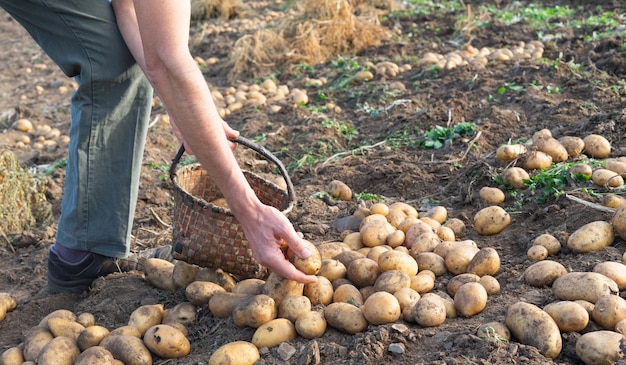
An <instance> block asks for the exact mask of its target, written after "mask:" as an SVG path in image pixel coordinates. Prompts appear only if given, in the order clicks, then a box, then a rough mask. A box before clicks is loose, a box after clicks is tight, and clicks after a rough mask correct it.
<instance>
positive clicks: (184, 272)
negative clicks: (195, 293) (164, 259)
mask: <svg viewBox="0 0 626 365" xmlns="http://www.w3.org/2000/svg"><path fill="white" fill-rule="evenodd" d="M199 271H200V267H198V266H197V265H192V264H189V263H187V262H185V261H183V260H178V261H176V263H175V264H174V269H173V270H172V278H173V280H174V285H175V286H176V288H184V287H186V286H187V285H189V284H191V283H192V282H193V281H194V280H195V278H196V275H197V274H198V272H199Z"/></svg>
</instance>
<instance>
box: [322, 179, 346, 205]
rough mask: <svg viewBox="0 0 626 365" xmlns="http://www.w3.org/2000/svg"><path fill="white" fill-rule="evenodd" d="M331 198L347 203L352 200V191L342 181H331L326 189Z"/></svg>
mask: <svg viewBox="0 0 626 365" xmlns="http://www.w3.org/2000/svg"><path fill="white" fill-rule="evenodd" d="M326 189H327V190H328V192H329V193H330V195H332V197H333V198H335V199H339V200H344V201H349V200H352V189H350V187H349V186H348V185H347V184H346V183H344V182H343V181H339V180H333V181H331V182H330V183H328V186H327V187H326Z"/></svg>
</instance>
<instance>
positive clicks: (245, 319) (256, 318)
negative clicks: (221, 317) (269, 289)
mask: <svg viewBox="0 0 626 365" xmlns="http://www.w3.org/2000/svg"><path fill="white" fill-rule="evenodd" d="M276 315H277V309H276V302H275V301H274V299H273V298H272V297H270V296H269V295H265V294H259V295H255V296H253V297H251V298H248V299H246V300H244V301H242V302H241V303H239V304H237V305H235V307H234V308H233V314H232V316H233V321H234V322H235V324H236V325H237V326H239V327H250V328H259V327H260V326H261V325H262V324H264V323H267V322H269V321H271V320H272V319H274V318H276Z"/></svg>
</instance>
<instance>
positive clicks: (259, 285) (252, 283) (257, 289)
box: [232, 278, 265, 295]
mask: <svg viewBox="0 0 626 365" xmlns="http://www.w3.org/2000/svg"><path fill="white" fill-rule="evenodd" d="M264 285H265V280H262V279H255V278H250V279H244V280H241V281H238V282H237V283H236V284H235V286H234V287H233V290H232V292H233V293H238V294H253V295H256V294H261V293H262V292H263V286H264Z"/></svg>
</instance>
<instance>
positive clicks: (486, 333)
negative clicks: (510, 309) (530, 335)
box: [476, 321, 511, 341]
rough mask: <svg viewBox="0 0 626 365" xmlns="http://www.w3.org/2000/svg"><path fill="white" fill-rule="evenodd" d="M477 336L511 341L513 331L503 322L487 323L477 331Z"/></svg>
mask: <svg viewBox="0 0 626 365" xmlns="http://www.w3.org/2000/svg"><path fill="white" fill-rule="evenodd" d="M476 336H478V337H480V338H492V339H494V340H496V341H503V340H504V341H509V340H510V339H511V331H509V329H508V327H507V326H506V324H504V323H502V322H495V321H494V322H487V323H485V324H483V325H481V326H480V327H478V330H476Z"/></svg>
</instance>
